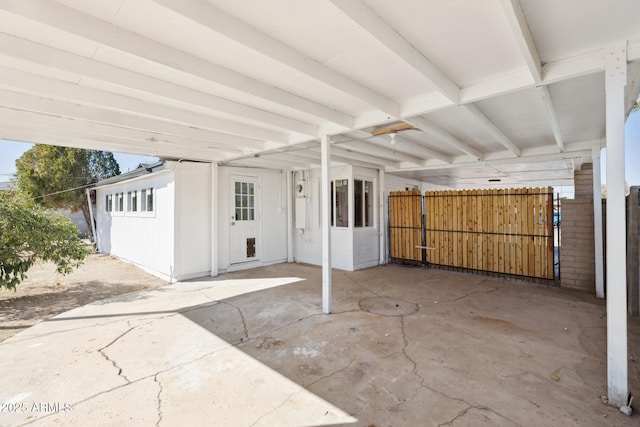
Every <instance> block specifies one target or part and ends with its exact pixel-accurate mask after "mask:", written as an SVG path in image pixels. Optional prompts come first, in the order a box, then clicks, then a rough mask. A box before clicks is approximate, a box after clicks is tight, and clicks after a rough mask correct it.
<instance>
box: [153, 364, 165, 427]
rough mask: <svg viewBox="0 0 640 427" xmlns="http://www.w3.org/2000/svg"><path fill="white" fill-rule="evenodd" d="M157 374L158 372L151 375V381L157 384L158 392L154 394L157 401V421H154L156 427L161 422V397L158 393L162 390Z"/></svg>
mask: <svg viewBox="0 0 640 427" xmlns="http://www.w3.org/2000/svg"><path fill="white" fill-rule="evenodd" d="M158 375H159V374H155V375H154V376H153V381H154V382H155V383H157V384H158V394H157V395H156V400H157V402H158V406H157V409H158V421H156V427H158V426H160V423H161V422H162V397H161V396H160V395H161V394H162V392H163V391H164V388H163V387H162V383H161V382H160V380H158Z"/></svg>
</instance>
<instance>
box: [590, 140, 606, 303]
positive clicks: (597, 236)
mask: <svg viewBox="0 0 640 427" xmlns="http://www.w3.org/2000/svg"><path fill="white" fill-rule="evenodd" d="M591 158H592V159H593V241H594V245H595V248H594V249H595V265H596V296H597V297H598V298H604V261H603V259H604V258H603V256H602V255H603V254H602V250H603V244H602V194H601V187H602V180H601V174H600V143H597V144H595V145H594V146H593V148H592V150H591Z"/></svg>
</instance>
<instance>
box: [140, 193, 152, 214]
mask: <svg viewBox="0 0 640 427" xmlns="http://www.w3.org/2000/svg"><path fill="white" fill-rule="evenodd" d="M153 189H154V187H144V188H142V189H140V214H141V215H147V216H150V215H154V214H155V211H156V197H155V196H156V195H155V191H153ZM149 200H151V203H150V204H151V209H149Z"/></svg>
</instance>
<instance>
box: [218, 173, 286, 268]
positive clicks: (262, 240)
mask: <svg viewBox="0 0 640 427" xmlns="http://www.w3.org/2000/svg"><path fill="white" fill-rule="evenodd" d="M232 175H240V176H247V177H253V178H257V179H258V180H259V183H258V189H257V195H258V210H257V217H258V219H259V222H260V225H259V232H258V236H257V238H256V244H257V245H260V247H259V253H260V259H259V260H257V261H250V262H244V263H238V264H231V262H230V259H229V244H230V241H229V238H230V233H231V229H230V228H231V222H232V220H231V217H232V215H233V213H232V206H231V192H230V189H231V177H232ZM218 176H219V181H218V194H219V196H218V219H219V221H218V236H219V240H218V242H217V245H216V248H217V251H218V263H219V269H220V271H231V270H238V269H244V268H251V267H256V266H260V265H267V264H275V263H278V262H285V261H286V260H287V193H286V191H287V190H286V183H287V179H286V173H285V172H283V171H274V170H267V169H254V168H234V167H222V166H221V167H220V168H219V175H218Z"/></svg>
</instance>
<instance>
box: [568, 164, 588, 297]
mask: <svg viewBox="0 0 640 427" xmlns="http://www.w3.org/2000/svg"><path fill="white" fill-rule="evenodd" d="M574 185H575V199H574V200H563V201H562V226H561V228H560V232H561V247H560V286H562V287H565V288H571V289H579V290H584V291H588V292H595V284H596V274H595V261H594V259H595V250H594V240H593V165H591V164H586V165H582V169H581V170H579V171H575V172H574Z"/></svg>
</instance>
